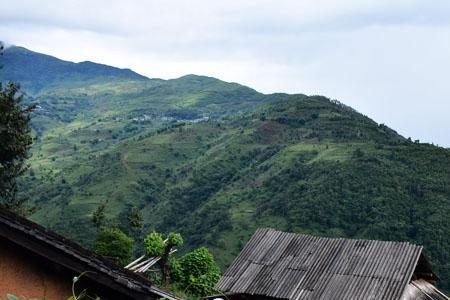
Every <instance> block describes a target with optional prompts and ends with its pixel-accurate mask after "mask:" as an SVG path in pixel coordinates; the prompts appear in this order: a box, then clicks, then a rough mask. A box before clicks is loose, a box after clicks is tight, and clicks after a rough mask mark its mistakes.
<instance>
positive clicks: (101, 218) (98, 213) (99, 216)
mask: <svg viewBox="0 0 450 300" xmlns="http://www.w3.org/2000/svg"><path fill="white" fill-rule="evenodd" d="M105 208H106V205H105V204H104V203H103V204H101V205H99V206H98V207H97V209H96V210H95V211H94V212H93V213H92V223H94V226H95V228H97V230H99V229H100V228H102V226H103V225H104V223H105Z"/></svg>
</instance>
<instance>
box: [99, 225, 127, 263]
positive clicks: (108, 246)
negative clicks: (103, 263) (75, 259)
mask: <svg viewBox="0 0 450 300" xmlns="http://www.w3.org/2000/svg"><path fill="white" fill-rule="evenodd" d="M133 246H134V242H133V239H132V238H130V237H129V236H127V235H126V234H125V233H123V232H122V231H121V230H119V229H104V230H101V231H100V232H99V233H98V235H97V239H96V240H95V241H94V243H93V249H94V252H95V253H97V254H99V255H102V256H106V257H109V258H112V259H114V260H115V261H116V262H117V264H119V265H121V266H125V265H126V264H127V263H128V262H129V261H130V260H131V258H132V255H133Z"/></svg>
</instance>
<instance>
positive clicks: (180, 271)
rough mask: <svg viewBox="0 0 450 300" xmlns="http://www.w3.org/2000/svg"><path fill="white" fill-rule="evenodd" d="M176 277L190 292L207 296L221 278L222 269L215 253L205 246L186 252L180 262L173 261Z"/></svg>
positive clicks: (173, 270) (174, 275)
mask: <svg viewBox="0 0 450 300" xmlns="http://www.w3.org/2000/svg"><path fill="white" fill-rule="evenodd" d="M171 272H172V274H173V277H174V279H175V280H176V281H177V282H178V284H179V285H180V287H181V288H183V289H184V290H185V291H186V292H188V293H189V294H192V295H195V296H206V295H208V294H210V293H211V292H213V289H214V285H215V284H216V283H217V282H218V281H219V279H220V269H219V266H218V265H217V263H216V261H215V260H214V257H213V255H212V254H211V252H209V250H208V249H207V248H205V247H201V248H198V249H195V250H194V251H192V252H188V253H186V254H185V255H184V256H183V257H181V258H180V260H179V261H178V262H172V270H171Z"/></svg>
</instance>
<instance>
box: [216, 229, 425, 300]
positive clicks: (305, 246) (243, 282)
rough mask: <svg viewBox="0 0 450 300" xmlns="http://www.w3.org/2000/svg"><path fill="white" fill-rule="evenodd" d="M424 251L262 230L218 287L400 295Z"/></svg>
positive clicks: (293, 294)
mask: <svg viewBox="0 0 450 300" xmlns="http://www.w3.org/2000/svg"><path fill="white" fill-rule="evenodd" d="M421 251H422V247H419V246H416V245H413V244H410V243H408V242H386V241H371V240H353V239H343V238H323V237H315V236H309V235H304V234H293V233H285V232H281V231H276V230H273V229H258V230H257V231H256V233H255V234H254V235H253V236H252V238H251V239H250V241H249V242H248V243H247V245H246V246H245V247H244V249H243V250H242V251H241V253H240V254H239V256H238V257H237V258H236V259H235V260H234V262H233V263H232V264H231V266H230V267H229V268H228V270H227V271H226V273H225V274H224V276H223V277H222V279H221V280H220V282H219V283H218V285H217V288H218V289H219V290H221V291H222V292H224V293H225V294H227V293H228V294H247V295H259V296H266V297H273V298H280V299H310V300H312V299H377V300H380V299H400V297H401V295H402V293H403V290H404V289H405V287H406V285H407V284H408V283H409V281H410V279H411V276H412V274H413V272H414V268H415V266H416V264H417V261H418V259H419V256H420V255H421Z"/></svg>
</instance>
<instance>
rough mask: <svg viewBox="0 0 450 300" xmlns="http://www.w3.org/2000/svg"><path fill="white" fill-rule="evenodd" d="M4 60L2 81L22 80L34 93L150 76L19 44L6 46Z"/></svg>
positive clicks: (28, 90)
mask: <svg viewBox="0 0 450 300" xmlns="http://www.w3.org/2000/svg"><path fill="white" fill-rule="evenodd" d="M1 61H2V64H3V65H4V66H5V69H4V70H2V71H1V72H0V81H5V80H13V81H16V82H20V84H21V85H22V86H23V88H24V89H25V90H26V91H27V92H28V93H31V94H38V93H40V92H42V91H43V90H48V89H54V88H68V87H77V86H86V85H87V84H94V83H101V82H110V81H116V80H123V79H129V80H144V79H148V78H146V77H145V76H142V75H139V74H137V73H135V72H133V71H131V70H129V69H119V68H114V67H110V66H107V65H102V64H97V63H93V62H90V61H84V62H80V63H73V62H70V61H64V60H60V59H58V58H56V57H53V56H50V55H45V54H42V53H37V52H34V51H31V50H28V49H26V48H23V47H18V46H11V47H8V48H6V49H5V51H4V53H3V55H2V57H1Z"/></svg>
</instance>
